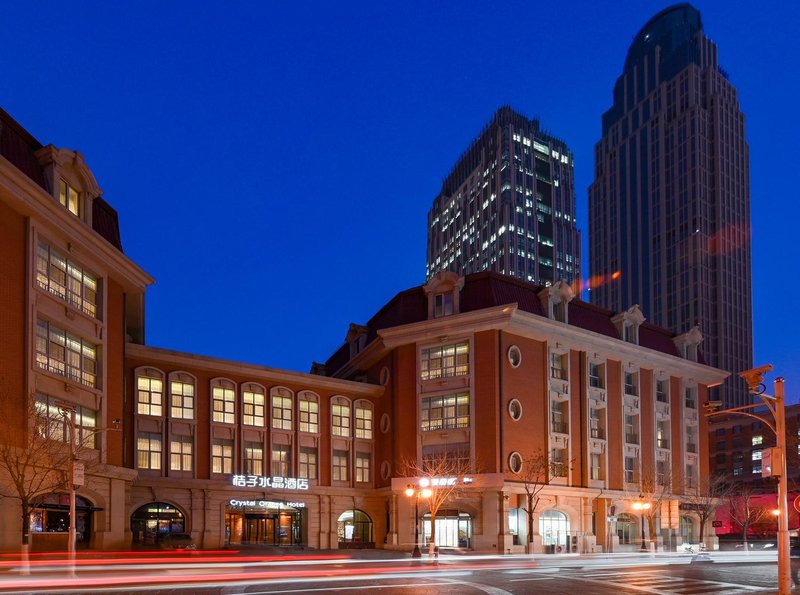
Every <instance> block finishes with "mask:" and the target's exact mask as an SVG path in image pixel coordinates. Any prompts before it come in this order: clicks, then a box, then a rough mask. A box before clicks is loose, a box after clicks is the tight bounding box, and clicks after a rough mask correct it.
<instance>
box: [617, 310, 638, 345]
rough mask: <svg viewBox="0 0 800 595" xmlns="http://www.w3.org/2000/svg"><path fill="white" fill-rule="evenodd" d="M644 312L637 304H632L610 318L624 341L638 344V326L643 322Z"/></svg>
mask: <svg viewBox="0 0 800 595" xmlns="http://www.w3.org/2000/svg"><path fill="white" fill-rule="evenodd" d="M644 320H645V318H644V314H642V310H641V309H640V308H639V306H638V305H633V306H631V307H630V308H628V309H627V310H625V311H624V312H620V313H619V314H617V315H616V316H614V317H613V318H612V319H611V322H613V323H614V326H616V327H617V331H618V332H619V337H620V339H622V340H623V341H625V342H626V343H632V344H634V345H638V344H639V327H640V326H641V325H642V323H643V322H644Z"/></svg>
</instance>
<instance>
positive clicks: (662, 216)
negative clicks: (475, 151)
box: [589, 4, 753, 406]
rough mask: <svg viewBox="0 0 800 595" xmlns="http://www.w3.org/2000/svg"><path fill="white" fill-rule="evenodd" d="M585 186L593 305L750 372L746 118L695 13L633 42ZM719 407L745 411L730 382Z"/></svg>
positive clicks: (662, 22)
mask: <svg viewBox="0 0 800 595" xmlns="http://www.w3.org/2000/svg"><path fill="white" fill-rule="evenodd" d="M602 125H603V137H602V139H601V140H600V141H599V142H598V143H597V145H596V146H595V179H594V182H593V183H592V185H591V187H590V188H589V235H590V242H589V268H590V271H591V275H592V279H593V283H592V285H594V287H593V288H592V290H591V301H592V302H593V303H596V304H598V305H601V306H604V307H606V308H609V309H612V310H616V311H620V310H622V309H624V308H627V307H629V306H631V305H633V304H639V305H640V306H641V309H642V311H643V312H644V314H645V316H646V317H647V318H648V319H649V320H650V321H651V322H653V323H655V324H658V325H660V326H664V327H667V328H670V329H672V330H674V331H676V332H685V331H687V330H689V329H691V328H692V327H693V326H695V325H697V326H698V327H699V329H700V331H701V332H702V334H703V337H704V340H703V344H702V346H701V351H702V353H703V355H704V357H705V360H706V361H707V362H708V363H709V364H711V365H712V366H716V367H719V368H722V369H724V370H728V371H730V372H734V373H735V372H739V371H741V370H745V369H749V368H751V367H752V360H753V355H752V353H753V339H752V302H751V280H750V175H749V155H748V146H747V142H746V141H745V133H744V115H743V114H742V111H741V109H740V108H739V101H738V98H737V94H736V89H735V88H734V86H733V85H732V84H731V82H730V80H729V79H728V75H727V74H726V73H725V71H724V70H722V69H721V68H720V67H719V64H718V62H717V46H716V45H715V44H714V43H713V42H712V41H711V40H710V39H709V38H708V37H706V35H705V34H704V32H703V25H702V22H701V19H700V12H699V11H698V10H697V9H695V8H694V7H693V6H691V5H689V4H678V5H675V6H672V7H670V8H667V9H665V10H663V11H661V12H660V13H658V14H657V15H656V16H655V17H653V18H652V19H651V20H650V21H649V22H648V23H647V24H646V25H645V26H644V27H642V29H641V31H639V33H638V34H637V35H636V37H635V39H634V41H633V43H632V44H631V47H630V49H629V50H628V56H627V58H626V59H625V66H624V68H623V72H622V75H621V76H620V77H619V78H618V79H617V82H616V85H615V86H614V104H613V106H612V107H611V108H610V109H609V110H608V111H607V112H606V113H604V114H603V124H602ZM719 398H720V399H721V400H723V401H724V402H725V404H726V405H728V406H734V405H739V404H744V403H746V402H750V398H749V396H748V394H747V390H746V387H745V385H744V383H742V382H741V381H740V380H739V379H738V378H737V377H735V374H734V377H733V378H732V379H730V380H729V381H727V382H726V384H725V385H724V386H723V388H722V389H721V393H720V395H719Z"/></svg>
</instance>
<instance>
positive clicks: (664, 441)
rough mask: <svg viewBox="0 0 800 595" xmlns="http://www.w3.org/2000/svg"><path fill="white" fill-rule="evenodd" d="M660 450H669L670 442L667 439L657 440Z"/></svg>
mask: <svg viewBox="0 0 800 595" xmlns="http://www.w3.org/2000/svg"><path fill="white" fill-rule="evenodd" d="M656 446H658V448H669V440H668V439H667V438H658V439H657V440H656Z"/></svg>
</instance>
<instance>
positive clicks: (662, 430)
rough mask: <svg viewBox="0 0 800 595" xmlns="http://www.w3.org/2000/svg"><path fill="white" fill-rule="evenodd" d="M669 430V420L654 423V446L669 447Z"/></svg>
mask: <svg viewBox="0 0 800 595" xmlns="http://www.w3.org/2000/svg"><path fill="white" fill-rule="evenodd" d="M669 431H670V427H669V421H659V422H657V423H656V446H657V447H658V448H669Z"/></svg>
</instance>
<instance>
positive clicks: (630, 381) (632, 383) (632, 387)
mask: <svg viewBox="0 0 800 595" xmlns="http://www.w3.org/2000/svg"><path fill="white" fill-rule="evenodd" d="M625 394H626V395H633V396H638V395H639V374H638V373H637V372H625Z"/></svg>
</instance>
